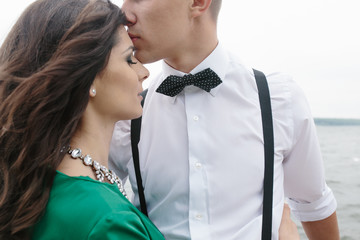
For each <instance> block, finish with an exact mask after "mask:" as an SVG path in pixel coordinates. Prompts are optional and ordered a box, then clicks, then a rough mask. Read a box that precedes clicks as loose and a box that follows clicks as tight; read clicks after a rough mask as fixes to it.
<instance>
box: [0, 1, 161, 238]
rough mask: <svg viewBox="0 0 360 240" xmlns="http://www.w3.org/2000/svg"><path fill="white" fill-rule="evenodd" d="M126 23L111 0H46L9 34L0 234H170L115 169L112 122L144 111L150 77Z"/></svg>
mask: <svg viewBox="0 0 360 240" xmlns="http://www.w3.org/2000/svg"><path fill="white" fill-rule="evenodd" d="M125 23H126V19H125V16H124V15H123V13H122V12H121V10H120V9H119V8H118V7H117V6H115V5H114V4H112V3H111V2H110V1H102V0H94V1H92V0H38V1H36V2H35V3H33V4H32V5H30V6H29V7H28V8H27V9H26V10H25V12H24V13H23V14H22V16H21V17H20V18H19V20H18V21H17V23H16V24H15V26H14V27H13V29H12V30H11V32H10V34H9V35H8V37H7V38H6V40H5V42H4V44H3V45H2V47H1V49H0V104H1V105H0V131H1V132H0V213H1V214H0V239H29V238H31V239H163V236H162V235H161V234H160V232H159V231H158V230H157V229H156V227H155V226H154V225H153V224H152V223H151V222H150V221H149V220H148V218H146V217H144V216H143V215H142V214H141V213H140V212H139V211H138V210H137V209H136V208H135V207H134V206H133V205H131V203H130V202H129V201H128V200H127V199H126V198H125V196H124V195H123V193H124V191H123V187H122V184H121V181H120V180H119V179H118V178H117V177H116V176H115V175H114V174H112V172H111V171H108V170H107V158H108V151H109V144H110V140H111V136H112V131H113V127H114V124H115V122H116V121H118V120H125V119H132V118H137V117H139V116H140V115H141V113H142V108H141V105H140V101H141V97H140V96H139V93H140V92H141V91H142V87H141V83H142V81H143V80H144V79H145V78H146V77H147V76H148V71H147V70H146V69H145V68H144V67H143V66H142V65H141V64H140V63H139V62H137V60H136V59H135V58H134V57H133V50H134V47H133V45H132V42H131V40H130V38H129V37H128V35H127V33H126V30H125V28H124V24H125ZM80 149H81V150H80ZM87 154H89V155H87ZM90 156H91V157H90ZM124 194H125V193H124Z"/></svg>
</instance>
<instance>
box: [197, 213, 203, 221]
mask: <svg viewBox="0 0 360 240" xmlns="http://www.w3.org/2000/svg"><path fill="white" fill-rule="evenodd" d="M195 218H196V220H199V221H200V220H202V218H203V216H202V215H201V214H197V215H196V216H195Z"/></svg>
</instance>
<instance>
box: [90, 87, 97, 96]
mask: <svg viewBox="0 0 360 240" xmlns="http://www.w3.org/2000/svg"><path fill="white" fill-rule="evenodd" d="M91 93H92V95H93V96H95V95H96V90H95V88H93V89H91Z"/></svg>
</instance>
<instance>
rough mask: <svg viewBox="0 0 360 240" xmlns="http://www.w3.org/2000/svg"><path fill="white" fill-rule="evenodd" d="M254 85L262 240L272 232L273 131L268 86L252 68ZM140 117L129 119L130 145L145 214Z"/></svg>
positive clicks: (263, 78)
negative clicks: (260, 140)
mask: <svg viewBox="0 0 360 240" xmlns="http://www.w3.org/2000/svg"><path fill="white" fill-rule="evenodd" d="M254 74H255V79H256V85H257V88H258V93H259V101H260V109H261V119H262V126H263V136H264V156H265V161H264V162H265V172H264V195H263V219H262V238H261V239H262V240H271V232H272V205H273V178H274V133H273V121H272V111H271V101H270V93H269V87H268V84H267V80H266V77H265V75H264V74H263V73H262V72H260V71H257V70H255V69H254ZM146 94H147V90H145V91H144V92H143V93H142V94H141V95H142V96H143V98H144V99H143V101H142V102H141V104H142V105H143V103H144V101H145V97H146ZM140 130H141V117H140V118H138V119H134V120H132V121H131V147H132V153H133V160H134V168H135V174H136V182H137V187H138V193H139V199H140V209H141V212H142V213H143V214H145V215H146V216H147V215H148V213H147V207H146V201H145V195H144V188H143V185H142V178H141V173H140V164H139V150H138V143H139V140H140Z"/></svg>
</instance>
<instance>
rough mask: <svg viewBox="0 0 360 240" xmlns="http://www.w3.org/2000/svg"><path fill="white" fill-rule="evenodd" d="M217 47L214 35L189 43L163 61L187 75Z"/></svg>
mask: <svg viewBox="0 0 360 240" xmlns="http://www.w3.org/2000/svg"><path fill="white" fill-rule="evenodd" d="M217 45H218V39H217V36H216V34H215V35H214V36H208V37H207V38H203V39H197V40H195V39H194V40H193V41H192V42H190V43H189V44H188V45H187V46H185V47H184V48H182V49H181V48H180V49H179V52H178V54H177V55H176V56H175V57H172V58H165V59H164V61H165V62H166V63H167V64H168V65H169V66H171V67H172V68H174V69H176V70H178V71H181V72H184V73H189V72H191V70H193V69H194V68H195V67H196V66H198V65H199V64H200V63H201V62H202V61H204V59H205V58H207V57H208V56H209V55H210V54H211V53H212V52H213V51H214V49H215V48H216V46H217Z"/></svg>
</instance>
